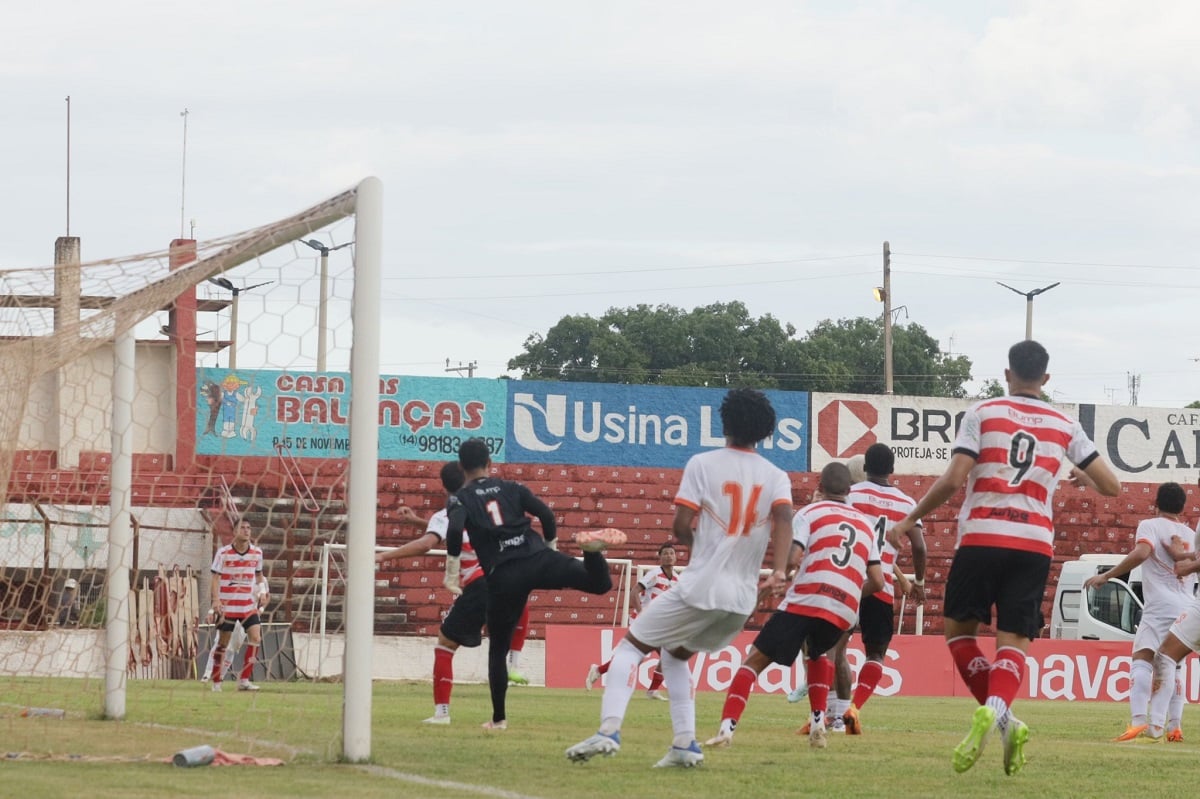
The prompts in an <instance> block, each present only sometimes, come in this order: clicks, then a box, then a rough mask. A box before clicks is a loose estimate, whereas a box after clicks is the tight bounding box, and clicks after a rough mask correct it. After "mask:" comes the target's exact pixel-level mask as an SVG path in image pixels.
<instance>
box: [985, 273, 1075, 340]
mask: <svg viewBox="0 0 1200 799" xmlns="http://www.w3.org/2000/svg"><path fill="white" fill-rule="evenodd" d="M996 282H997V283H1000V281H999V280H997V281H996ZM1000 285H1001V286H1004V288H1006V289H1008V290H1009V291H1012V292H1016V293H1017V294H1020V295H1021V296H1022V297H1024V298H1025V340H1026V341H1029V340H1031V339H1032V338H1033V298H1034V297H1036V296H1037V295H1039V294H1044V293H1045V292H1047V291H1049V290H1050V289H1052V288H1054V287H1055V286H1058V285H1060V283H1051V284H1050V285H1049V286H1042V287H1041V288H1040V289H1034V290H1033V291H1021V290H1020V289H1015V288H1013V287H1012V286H1010V285H1008V284H1007V283H1000Z"/></svg>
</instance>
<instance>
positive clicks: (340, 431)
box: [196, 368, 508, 462]
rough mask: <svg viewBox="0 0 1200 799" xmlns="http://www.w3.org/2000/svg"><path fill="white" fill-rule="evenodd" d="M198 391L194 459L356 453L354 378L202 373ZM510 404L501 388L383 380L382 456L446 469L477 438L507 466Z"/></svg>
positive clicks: (441, 380) (491, 383) (452, 380)
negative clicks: (281, 450)
mask: <svg viewBox="0 0 1200 799" xmlns="http://www.w3.org/2000/svg"><path fill="white" fill-rule="evenodd" d="M196 385H197V386H199V390H200V401H199V403H198V405H197V412H196V452H197V454H200V455H256V456H267V455H274V454H275V447H276V446H277V445H282V446H286V447H288V448H289V449H290V450H291V452H292V454H293V455H295V456H296V457H298V458H345V457H348V456H349V454H350V426H349V425H350V375H349V374H345V373H341V372H326V373H323V374H313V373H311V372H280V371H273V370H257V371H255V370H239V371H237V372H231V371H229V370H228V369H211V368H204V369H198V370H196ZM507 399H508V395H507V388H506V386H505V385H504V383H502V382H500V381H498V380H470V379H464V378H456V377H398V376H393V375H384V376H381V377H380V379H379V457H380V459H381V460H448V459H450V458H451V457H453V456H455V455H456V454H457V453H458V445H459V444H460V443H462V441H464V440H465V439H467V438H471V437H474V436H479V437H481V438H484V439H486V440H487V441H488V444H489V445H490V446H491V448H492V457H493V459H494V460H495V461H496V462H503V461H505V460H507V457H506V456H507V452H508V442H507V440H506V438H505V424H506V421H507V419H506V414H505V410H504V409H505V407H506V406H507Z"/></svg>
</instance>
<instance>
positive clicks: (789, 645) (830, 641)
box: [754, 610, 845, 666]
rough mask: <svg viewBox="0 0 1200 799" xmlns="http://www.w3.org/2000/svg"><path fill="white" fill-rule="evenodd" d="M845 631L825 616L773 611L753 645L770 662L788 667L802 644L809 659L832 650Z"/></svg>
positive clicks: (798, 653)
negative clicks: (818, 616)
mask: <svg viewBox="0 0 1200 799" xmlns="http://www.w3.org/2000/svg"><path fill="white" fill-rule="evenodd" d="M844 632H845V631H844V630H842V629H841V628H839V627H836V626H834V625H833V624H831V623H830V622H827V621H825V619H818V618H817V617H816V616H801V615H800V614H798V613H788V612H787V611H786V610H777V611H775V612H774V613H772V614H771V618H769V619H767V623H766V624H764V625H763V628H762V629H761V630H759V631H758V635H757V636H756V637H755V638H754V648H755V649H757V650H758V651H759V652H762V653H763V654H764V655H766V656H767V657H769V658H770V659H771V662H772V663H778V664H779V665H781V666H790V665H791V664H793V663H795V662H796V658H797V657H798V656H799V655H800V649H801V648H802V647H803V648H804V650H805V652H806V653H807V655H808V657H809V658H815V657H820V656H821V655H823V654H825V653H826V652H828V651H829V650H830V649H833V647H834V645H836V644H837V642H838V640H839V639H840V638H841V637H842V633H844Z"/></svg>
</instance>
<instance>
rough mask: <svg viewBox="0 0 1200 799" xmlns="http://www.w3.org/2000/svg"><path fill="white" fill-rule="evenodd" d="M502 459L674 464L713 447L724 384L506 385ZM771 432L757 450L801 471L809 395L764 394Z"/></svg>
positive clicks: (719, 439)
mask: <svg viewBox="0 0 1200 799" xmlns="http://www.w3.org/2000/svg"><path fill="white" fill-rule="evenodd" d="M508 386H509V387H508V399H509V410H508V430H509V436H510V441H509V443H508V457H507V460H509V461H511V462H514V463H577V464H591V465H597V466H601V465H603V466H659V467H668V468H682V467H683V465H684V464H685V463H686V462H687V459H688V458H690V457H691V456H692V455H695V454H696V453H697V452H703V451H704V450H707V449H712V448H714V447H721V446H724V444H725V439H724V438H723V436H722V435H721V415H720V410H719V409H720V407H721V400H722V399H724V397H725V389H714V388H677V387H673V386H629V385H615V384H608V383H546V382H534V381H528V380H513V381H510V382H509V384H508ZM765 393H766V395H767V396H768V397H769V398H770V400H771V404H772V405H774V406H775V415H776V425H775V434H774V435H773V436H771V437H770V438H769V439H767V440H766V441H764V442H763V443H762V444H760V445H759V451H760V452H761V453H762V454H763V455H764V456H766V457H767V458H768V459H770V461H771V462H772V463H774V464H775V465H777V466H779V467H780V468H782V469H785V470H787V471H808V449H809V447H808V416H809V394H808V393H807V392H798V391H767V392H765Z"/></svg>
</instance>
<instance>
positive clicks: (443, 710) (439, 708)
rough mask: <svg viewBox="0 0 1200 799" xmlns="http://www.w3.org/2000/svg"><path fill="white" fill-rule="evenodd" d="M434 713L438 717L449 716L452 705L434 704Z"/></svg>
mask: <svg viewBox="0 0 1200 799" xmlns="http://www.w3.org/2000/svg"><path fill="white" fill-rule="evenodd" d="M433 715H434V716H436V717H437V718H441V717H442V716H449V715H450V705H448V704H446V705H434V706H433Z"/></svg>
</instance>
